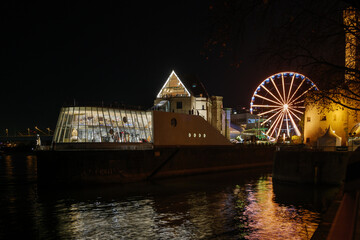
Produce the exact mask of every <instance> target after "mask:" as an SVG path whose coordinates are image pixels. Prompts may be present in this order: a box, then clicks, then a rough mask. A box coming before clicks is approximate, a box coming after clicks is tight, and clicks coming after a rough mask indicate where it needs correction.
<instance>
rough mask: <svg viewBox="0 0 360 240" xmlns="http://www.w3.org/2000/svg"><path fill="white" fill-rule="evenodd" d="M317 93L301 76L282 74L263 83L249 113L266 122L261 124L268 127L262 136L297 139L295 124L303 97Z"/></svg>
mask: <svg viewBox="0 0 360 240" xmlns="http://www.w3.org/2000/svg"><path fill="white" fill-rule="evenodd" d="M311 90H318V89H317V87H316V85H315V84H314V83H313V82H312V81H311V80H310V79H309V78H307V77H305V76H304V75H302V74H299V73H294V72H281V73H277V74H274V75H272V76H270V77H268V78H266V79H265V80H264V81H262V82H261V83H260V84H259V86H258V87H257V88H256V90H255V92H254V94H253V96H252V97H251V101H250V112H251V113H253V111H254V110H255V109H256V110H257V115H258V116H260V117H262V118H265V120H264V121H263V122H262V123H261V125H262V126H264V124H265V123H268V124H267V125H269V124H270V126H269V128H268V129H267V131H266V132H265V134H266V135H267V136H268V137H269V138H270V139H271V140H275V139H277V138H279V137H281V134H282V137H284V134H286V136H287V137H291V135H294V134H295V135H297V136H300V135H301V133H300V130H299V127H298V123H299V121H300V120H301V117H300V116H301V115H303V114H304V109H305V106H304V102H305V97H306V93H308V92H309V91H311Z"/></svg>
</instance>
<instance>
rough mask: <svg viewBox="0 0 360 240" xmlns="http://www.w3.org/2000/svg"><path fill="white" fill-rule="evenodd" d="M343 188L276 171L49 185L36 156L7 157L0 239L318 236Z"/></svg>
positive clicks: (2, 165)
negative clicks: (41, 180) (287, 181)
mask: <svg viewBox="0 0 360 240" xmlns="http://www.w3.org/2000/svg"><path fill="white" fill-rule="evenodd" d="M337 191H338V189H337V188H313V187H311V186H298V185H284V184H275V183H274V184H273V182H272V178H271V169H270V170H268V171H265V172H264V171H259V170H247V171H236V172H226V173H216V174H206V175H199V176H191V177H181V178H172V179H166V180H157V181H154V182H146V183H136V184H125V185H124V184H111V185H109V184H107V185H105V184H104V185H96V186H94V185H92V186H82V187H80V186H73V187H67V188H64V187H55V186H50V187H46V188H44V187H42V186H38V185H37V183H36V157H35V156H32V155H24V154H13V155H5V156H1V157H0V239H20V238H21V239H310V238H311V236H312V234H313V232H314V231H315V230H316V228H317V226H318V224H319V221H320V215H321V212H323V211H324V210H326V209H327V207H328V206H329V204H330V203H331V200H332V199H333V197H334V195H335V194H336V192H337Z"/></svg>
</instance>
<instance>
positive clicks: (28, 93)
mask: <svg viewBox="0 0 360 240" xmlns="http://www.w3.org/2000/svg"><path fill="white" fill-rule="evenodd" d="M98 4H99V2H91V1H90V2H88V1H86V2H85V1H84V2H79V3H77V4H74V3H71V4H70V3H67V4H65V3H62V4H57V5H56V4H54V3H52V4H51V5H43V4H33V3H20V2H16V3H13V4H10V5H9V4H7V5H3V6H2V9H3V10H2V11H3V12H2V14H1V15H2V16H1V18H2V19H1V20H2V21H1V22H2V34H1V35H2V50H1V53H2V59H3V61H2V62H3V63H2V71H1V79H2V81H1V83H2V86H1V103H0V106H1V119H0V135H3V134H4V131H5V128H8V129H9V131H10V132H13V131H15V130H16V131H22V130H24V129H26V128H27V127H30V128H33V127H34V126H39V127H40V128H46V127H50V128H51V129H54V127H55V124H56V121H57V117H58V112H59V110H60V107H61V106H62V105H63V104H64V102H66V101H69V100H72V99H76V101H77V102H79V103H82V102H83V103H88V102H101V101H104V102H106V103H111V102H113V101H117V102H123V103H125V104H129V105H141V106H144V107H147V108H148V107H151V106H152V103H153V100H154V98H155V97H156V94H157V92H158V91H159V90H160V88H161V87H162V85H163V83H164V81H165V80H166V79H167V77H168V75H169V74H170V72H171V70H172V69H174V70H175V71H176V72H178V73H180V74H189V73H190V74H197V75H198V77H199V78H200V80H201V81H202V82H203V83H204V85H205V87H206V88H207V90H208V92H209V93H210V95H220V96H223V97H224V106H225V107H235V106H248V104H249V99H250V97H251V95H252V93H253V91H254V89H255V88H256V86H257V85H258V84H259V83H260V82H261V81H262V80H263V79H264V78H266V77H267V76H268V75H270V74H272V73H275V72H276V71H277V70H274V72H266V71H264V70H263V68H262V66H261V65H259V63H258V62H257V61H256V59H255V58H253V57H251V56H252V55H253V52H254V51H256V50H257V47H258V46H259V45H261V42H262V41H265V40H264V38H263V36H262V35H261V30H262V29H259V28H257V27H256V26H251V27H250V28H249V29H250V30H249V31H248V32H247V34H246V35H245V39H244V41H243V43H242V44H243V52H242V56H240V57H241V58H242V62H243V64H242V65H241V66H240V68H237V69H236V68H233V67H231V66H230V63H231V61H230V56H225V57H224V58H221V59H220V58H217V57H215V56H210V58H209V59H208V60H206V59H205V57H204V56H202V55H200V52H201V51H203V50H204V49H203V48H204V43H205V41H206V40H207V39H208V37H209V34H210V32H211V25H210V21H209V17H208V16H209V2H208V1H177V2H171V3H170V2H165V3H164V2H162V3H161V4H160V3H153V2H148V3H146V4H145V5H144V4H140V2H130V1H129V2H126V3H123V4H121V5H119V6H115V5H111V4H106V3H101V5H98Z"/></svg>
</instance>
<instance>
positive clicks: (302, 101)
mask: <svg viewBox="0 0 360 240" xmlns="http://www.w3.org/2000/svg"><path fill="white" fill-rule="evenodd" d="M303 102H305V100H301V101H298V102H294V103H291V105H293V106H295V105H296V104H299V103H303ZM301 107H303V106H301ZM304 108H305V107H304Z"/></svg>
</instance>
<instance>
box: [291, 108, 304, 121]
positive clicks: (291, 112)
mask: <svg viewBox="0 0 360 240" xmlns="http://www.w3.org/2000/svg"><path fill="white" fill-rule="evenodd" d="M288 110H289V113H290V114H292V115H294V116H295V117H296V118H297V119H298V120H299V121H301V118H299V117H298V116H297V115H296V114H295V113H294V112H293V111H291V110H290V109H288ZM293 110H294V109H293ZM299 113H300V114H303V113H302V112H299Z"/></svg>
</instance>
